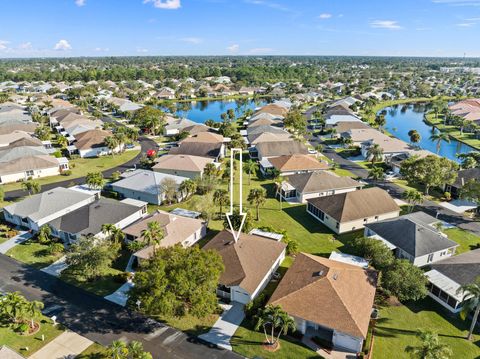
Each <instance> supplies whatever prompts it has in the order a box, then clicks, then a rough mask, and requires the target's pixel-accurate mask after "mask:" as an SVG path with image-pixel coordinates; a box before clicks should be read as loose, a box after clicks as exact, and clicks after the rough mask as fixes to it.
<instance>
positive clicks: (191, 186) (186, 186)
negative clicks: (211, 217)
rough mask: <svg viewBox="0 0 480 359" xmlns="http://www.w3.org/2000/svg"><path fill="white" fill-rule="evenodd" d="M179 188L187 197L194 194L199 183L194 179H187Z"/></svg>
mask: <svg viewBox="0 0 480 359" xmlns="http://www.w3.org/2000/svg"><path fill="white" fill-rule="evenodd" d="M178 190H179V191H180V193H182V195H183V196H184V197H185V198H188V197H190V195H192V194H194V193H195V191H196V190H197V184H196V183H195V181H194V180H191V179H187V180H185V181H183V182H182V183H180V186H179V187H178Z"/></svg>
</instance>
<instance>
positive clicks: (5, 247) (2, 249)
mask: <svg viewBox="0 0 480 359" xmlns="http://www.w3.org/2000/svg"><path fill="white" fill-rule="evenodd" d="M30 238H32V234H31V233H29V232H20V234H18V235H16V236H15V237H12V238H10V239H9V240H8V241H6V242H3V243H2V244H0V253H2V254H5V253H7V252H8V251H9V250H10V249H12V248H13V247H15V246H17V245H19V244H21V243H23V242H26V241H28V240H29V239H30Z"/></svg>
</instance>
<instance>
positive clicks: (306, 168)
mask: <svg viewBox="0 0 480 359" xmlns="http://www.w3.org/2000/svg"><path fill="white" fill-rule="evenodd" d="M267 161H268V162H269V163H270V164H271V166H272V167H271V169H275V170H277V171H278V172H280V175H282V176H288V175H293V174H296V173H308V172H315V171H321V170H326V169H328V163H327V162H322V161H319V160H318V159H317V158H315V156H311V155H303V154H294V155H285V156H278V157H272V158H269V159H268V160H267ZM267 161H264V162H267ZM260 169H261V170H262V172H264V171H265V172H266V170H267V168H264V167H263V164H262V163H261V167H260Z"/></svg>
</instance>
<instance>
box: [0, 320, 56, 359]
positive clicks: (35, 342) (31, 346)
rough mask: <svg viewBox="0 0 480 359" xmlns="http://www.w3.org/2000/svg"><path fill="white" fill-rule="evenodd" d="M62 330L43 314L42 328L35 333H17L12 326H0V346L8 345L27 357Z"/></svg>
mask: <svg viewBox="0 0 480 359" xmlns="http://www.w3.org/2000/svg"><path fill="white" fill-rule="evenodd" d="M62 332H63V330H62V329H61V327H59V326H54V325H52V324H51V321H50V319H48V318H47V317H44V316H42V317H41V320H40V330H39V331H38V332H37V333H36V334H33V335H28V336H26V335H20V334H17V333H15V332H14V331H13V330H12V329H11V328H10V327H0V346H2V345H7V346H8V347H10V348H11V349H13V350H15V351H17V352H18V353H20V354H22V355H24V356H25V357H27V356H30V355H32V354H33V353H34V352H36V351H37V350H39V349H40V348H42V347H43V346H44V345H45V344H47V343H48V342H50V341H51V340H53V339H54V338H55V337H57V336H59V335H60V334H61V333H62ZM42 334H43V335H44V336H45V341H42ZM25 347H28V351H27V350H25Z"/></svg>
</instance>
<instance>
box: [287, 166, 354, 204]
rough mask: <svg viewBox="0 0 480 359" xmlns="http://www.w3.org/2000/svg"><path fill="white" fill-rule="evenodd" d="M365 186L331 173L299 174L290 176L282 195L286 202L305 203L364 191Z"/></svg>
mask: <svg viewBox="0 0 480 359" xmlns="http://www.w3.org/2000/svg"><path fill="white" fill-rule="evenodd" d="M362 187H363V184H362V183H360V182H357V181H355V180H353V179H351V178H350V177H345V176H338V175H337V174H335V173H333V172H330V171H319V172H310V173H299V174H293V175H290V176H288V177H287V178H286V179H285V181H284V183H283V184H282V190H281V193H280V195H281V196H282V198H283V199H284V200H285V201H289V200H294V201H296V202H300V203H305V202H307V199H310V198H316V197H324V196H332V195H334V194H339V193H344V192H351V191H355V190H358V189H362Z"/></svg>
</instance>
